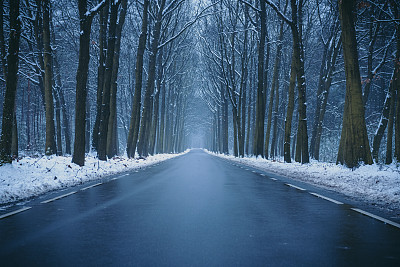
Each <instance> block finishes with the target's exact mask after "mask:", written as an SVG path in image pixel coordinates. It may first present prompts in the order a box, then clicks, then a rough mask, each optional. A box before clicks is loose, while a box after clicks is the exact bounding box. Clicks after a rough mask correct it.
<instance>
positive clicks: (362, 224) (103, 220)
mask: <svg viewBox="0 0 400 267" xmlns="http://www.w3.org/2000/svg"><path fill="white" fill-rule="evenodd" d="M116 178H118V179H108V180H107V181H106V182H104V183H103V184H101V185H96V184H93V185H94V187H91V188H87V189H85V188H84V186H82V188H73V189H70V191H66V192H55V193H54V192H53V193H52V194H48V195H45V196H42V197H40V198H39V199H36V202H35V201H33V203H31V204H30V206H32V208H31V209H30V210H27V211H24V212H22V213H19V214H16V215H13V216H10V217H7V218H3V219H1V220H0V266H78V265H79V266H99V265H113V266H400V229H399V228H396V227H394V226H392V225H389V224H385V223H382V222H380V221H377V220H375V219H372V218H370V217H367V216H364V215H362V214H360V213H357V212H355V211H353V210H351V209H350V207H349V205H346V204H343V205H341V204H340V203H333V202H331V201H327V200H326V199H322V198H319V197H316V196H315V195H311V194H310V192H308V191H307V190H300V189H298V188H295V187H291V186H287V185H286V184H285V183H284V182H282V181H280V180H279V179H278V180H277V181H275V180H273V179H270V178H271V177H269V176H268V175H266V174H265V173H262V172H260V171H256V170H255V169H249V168H246V167H245V168H240V167H238V166H236V165H234V164H233V163H230V162H228V161H226V160H223V159H220V158H217V157H214V156H212V155H209V154H207V153H205V152H203V151H201V150H192V151H191V152H189V153H188V154H186V155H184V156H180V157H178V158H175V159H172V160H168V161H166V162H163V163H160V164H158V165H157V166H153V167H151V168H147V169H145V170H140V171H139V172H132V173H129V174H126V175H121V176H118V177H116ZM82 189H84V190H82ZM71 190H72V192H75V191H76V193H74V194H71V195H68V196H65V197H63V198H61V199H54V200H53V201H49V200H51V199H52V198H54V197H57V195H62V194H64V193H69V192H71ZM322 192H323V191H322ZM319 193H320V192H319Z"/></svg>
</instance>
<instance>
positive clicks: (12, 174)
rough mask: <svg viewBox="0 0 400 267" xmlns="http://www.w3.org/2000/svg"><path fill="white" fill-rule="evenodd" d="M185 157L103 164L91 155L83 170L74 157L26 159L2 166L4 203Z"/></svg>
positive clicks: (118, 159) (0, 178)
mask: <svg viewBox="0 0 400 267" xmlns="http://www.w3.org/2000/svg"><path fill="white" fill-rule="evenodd" d="M185 153H186V152H185ZM182 154H183V153H182ZM182 154H159V155H155V156H149V157H147V158H146V160H144V159H140V160H137V159H128V158H126V157H115V158H113V159H110V160H108V161H99V160H98V159H97V158H96V157H94V156H92V155H90V156H87V157H86V159H85V166H83V167H79V166H78V165H76V164H73V163H71V157H63V156H50V157H47V156H43V157H39V158H31V157H24V158H22V159H20V160H18V161H13V163H12V164H6V165H4V166H1V167H0V204H5V203H9V202H14V201H18V200H22V199H26V198H30V197H34V196H38V195H41V194H43V193H46V192H48V191H52V190H56V189H61V188H67V187H69V186H74V185H77V184H82V183H84V182H88V181H93V180H96V179H100V178H101V177H102V176H105V175H111V174H115V173H119V172H124V171H128V170H133V169H139V168H143V167H146V166H149V165H152V164H155V163H158V162H160V161H164V160H167V159H170V158H173V157H176V156H179V155H182Z"/></svg>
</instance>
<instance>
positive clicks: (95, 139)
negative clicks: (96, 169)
mask: <svg viewBox="0 0 400 267" xmlns="http://www.w3.org/2000/svg"><path fill="white" fill-rule="evenodd" d="M108 13H109V4H107V6H105V7H104V8H103V9H102V11H101V12H100V16H99V17H100V18H99V20H100V21H99V23H100V29H99V66H98V68H97V101H96V119H95V122H94V126H93V134H92V147H93V149H94V150H96V151H97V150H98V147H99V134H100V117H101V103H102V99H103V98H102V96H103V85H104V72H105V61H106V55H107V22H108Z"/></svg>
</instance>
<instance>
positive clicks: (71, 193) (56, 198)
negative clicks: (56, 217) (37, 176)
mask: <svg viewBox="0 0 400 267" xmlns="http://www.w3.org/2000/svg"><path fill="white" fill-rule="evenodd" d="M75 193H76V191H72V192H70V193H68V194H64V195H61V196H58V197H55V198H52V199H48V200H45V201H42V202H40V203H42V204H46V203H49V202H52V201H54V200H58V199H60V198H64V197H67V196H70V195H73V194H75Z"/></svg>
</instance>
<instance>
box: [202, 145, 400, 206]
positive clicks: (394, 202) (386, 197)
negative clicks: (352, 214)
mask: <svg viewBox="0 0 400 267" xmlns="http://www.w3.org/2000/svg"><path fill="white" fill-rule="evenodd" d="M208 153H210V154H212V155H216V156H219V157H221V158H225V159H228V160H232V161H235V162H238V163H241V164H245V165H248V166H252V167H256V168H258V169H261V170H264V171H266V172H272V173H276V174H279V175H282V176H286V177H290V178H292V179H294V180H299V181H302V182H307V183H310V184H313V185H317V186H320V187H323V188H325V189H330V190H333V191H336V192H340V193H343V194H345V195H347V196H350V197H356V198H361V199H362V200H364V201H366V202H367V203H369V204H372V205H378V206H380V207H381V208H389V209H392V210H395V211H397V212H400V166H399V164H394V163H393V164H391V165H382V166H380V165H376V164H373V165H363V166H360V167H359V168H357V169H354V170H351V169H349V168H346V167H344V166H342V165H336V164H334V163H326V162H317V161H312V162H311V163H309V164H300V163H295V162H293V163H284V162H283V161H273V160H266V159H263V158H260V157H259V158H255V157H246V158H235V157H234V156H227V155H222V154H215V153H211V152H208Z"/></svg>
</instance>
